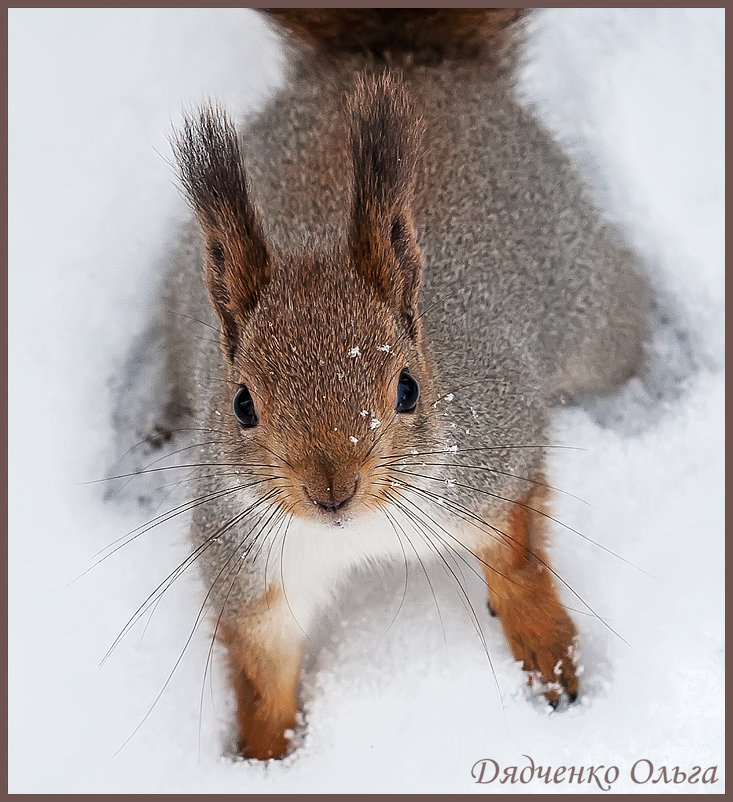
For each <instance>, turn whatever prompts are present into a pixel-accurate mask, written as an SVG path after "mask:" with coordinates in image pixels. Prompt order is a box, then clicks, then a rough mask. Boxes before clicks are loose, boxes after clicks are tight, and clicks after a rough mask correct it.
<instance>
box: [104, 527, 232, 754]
mask: <svg viewBox="0 0 733 802" xmlns="http://www.w3.org/2000/svg"><path fill="white" fill-rule="evenodd" d="M240 543H241V541H240ZM237 550H238V549H234V550H233V552H232V554H231V555H230V557H229V559H228V560H227V562H226V563H225V564H224V566H223V567H222V569H221V572H220V573H219V575H218V576H217V578H216V579H215V580H214V583H213V584H212V585H211V587H210V588H209V591H208V593H207V594H206V596H205V597H204V600H203V602H202V604H201V607H200V608H199V612H198V615H197V616H196V620H195V621H194V624H193V627H192V628H191V631H190V633H189V635H188V637H187V638H186V642H185V643H184V645H183V649H182V650H181V653H180V654H179V655H178V658H177V660H176V662H175V664H174V665H173V668H172V669H171V672H170V673H169V674H168V677H167V679H166V681H165V682H164V684H163V687H162V688H161V689H160V691H159V692H158V695H157V696H156V697H155V699H154V700H153V703H152V705H151V706H150V708H149V709H148V711H147V713H146V714H145V715H144V716H143V718H142V720H141V721H140V722H139V723H138V725H137V726H136V727H135V729H134V730H133V731H132V732H131V733H130V735H129V736H128V737H127V738H126V739H125V741H124V742H123V743H122V744H121V746H120V747H119V748H118V749H117V751H116V752H115V753H114V755H113V756H112V757H113V758H114V757H116V756H117V755H118V754H119V753H120V752H121V751H122V750H123V749H124V748H125V746H127V744H128V743H129V742H130V741H131V740H132V738H133V737H134V736H135V735H136V733H137V732H138V731H139V730H140V728H141V727H142V726H143V724H144V723H145V722H146V721H147V719H148V717H149V716H150V714H151V713H152V712H153V709H154V708H155V706H156V705H157V703H158V702H159V701H160V698H161V697H162V696H163V694H164V693H165V690H166V688H167V687H168V685H169V684H170V682H171V680H172V679H173V675H174V674H175V671H176V669H177V668H178V666H179V665H180V663H181V660H182V659H183V656H184V654H185V653H186V650H187V649H188V646H189V644H190V643H191V641H192V640H193V636H194V634H195V632H196V629H197V628H198V625H199V623H200V621H201V620H202V618H203V616H204V610H205V608H206V605H207V602H208V599H209V597H210V596H211V594H212V593H213V590H214V587H215V585H216V584H217V582H218V578H219V576H220V575H221V573H223V572H224V568H226V566H227V565H228V564H229V562H230V561H231V560H232V558H233V557H234V555H235V554H236V552H237Z"/></svg>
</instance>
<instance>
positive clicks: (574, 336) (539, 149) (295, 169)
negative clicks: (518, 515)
mask: <svg viewBox="0 0 733 802" xmlns="http://www.w3.org/2000/svg"><path fill="white" fill-rule="evenodd" d="M382 69H383V65H381V64H372V63H369V62H367V61H365V59H364V58H363V57H357V56H349V57H345V58H344V59H343V60H341V61H340V62H338V63H335V62H334V61H333V60H330V59H329V60H326V59H323V60H320V59H319V58H318V57H317V56H315V57H314V56H313V55H312V54H311V55H309V56H308V57H307V58H305V57H304V58H302V59H298V60H296V61H295V63H294V64H293V69H292V74H291V76H290V78H289V80H288V81H287V82H286V88H285V89H284V90H283V91H282V92H280V93H279V94H278V95H277V96H276V97H275V98H274V99H273V100H272V101H271V102H270V103H269V105H268V106H267V107H266V108H265V110H264V111H263V113H262V114H261V115H260V116H259V117H258V119H257V120H255V121H254V123H253V124H251V125H249V126H247V127H246V129H245V130H244V131H243V132H242V134H241V147H242V152H243V154H244V163H245V165H246V171H247V177H248V180H249V183H250V186H251V191H252V200H253V201H254V203H255V205H256V206H257V207H258V208H259V211H260V214H261V219H262V223H263V226H264V231H265V239H266V240H267V241H268V243H270V244H271V245H272V247H273V250H274V251H276V252H278V253H283V254H293V253H295V254H297V253H299V252H303V251H306V250H308V251H315V252H317V253H333V252H338V249H339V248H340V247H341V243H342V240H343V235H344V234H343V232H344V231H345V230H346V229H347V228H348V225H347V223H348V214H349V210H350V208H351V203H350V201H351V186H352V165H351V160H350V158H349V132H348V128H347V124H346V121H345V117H344V113H343V98H344V94H345V93H347V92H348V91H349V90H350V88H351V87H352V86H353V84H354V80H355V78H356V76H357V74H359V73H361V72H363V71H364V70H366V71H377V72H378V71H381V70H382ZM399 72H401V75H402V79H403V80H404V82H405V84H406V86H407V89H408V92H409V94H410V96H411V97H412V99H413V101H414V103H415V106H416V108H417V112H418V113H419V114H421V115H422V117H423V118H424V128H425V136H424V139H423V143H422V149H421V154H420V158H419V161H418V167H417V176H416V184H415V197H414V202H413V204H412V213H413V217H414V222H415V227H416V231H417V240H418V243H419V246H420V249H421V252H422V256H423V259H424V274H423V280H422V287H421V290H420V295H419V308H420V311H421V312H422V313H423V315H422V323H423V326H424V330H425V341H426V350H427V352H428V353H429V354H431V355H432V358H433V360H434V362H435V370H436V373H435V387H434V388H432V389H431V393H432V395H431V397H426V396H425V394H424V395H423V403H424V404H425V405H426V406H427V407H428V412H429V414H430V415H431V416H432V417H431V418H430V421H429V425H427V426H426V427H424V428H422V429H419V430H418V428H417V427H416V430H415V435H414V444H411V445H413V447H414V448H416V449H419V450H422V451H426V450H427V451H430V450H434V451H438V452H442V453H440V454H439V455H437V456H436V457H435V462H436V463H438V464H437V465H426V466H424V467H423V468H421V469H420V470H421V472H423V473H425V474H426V475H428V476H430V477H431V479H425V480H423V481H422V482H421V483H419V484H420V486H421V487H422V488H423V489H424V490H425V491H427V492H431V491H432V490H434V489H435V485H436V484H438V481H440V482H441V483H442V482H443V481H444V480H452V482H454V483H455V484H453V485H452V486H450V487H446V486H444V485H443V484H440V485H439V487H440V492H441V494H442V495H444V496H445V497H446V498H447V499H449V500H453V501H454V502H455V503H458V504H461V505H463V506H464V507H465V508H467V509H468V510H470V511H473V512H474V513H475V514H476V515H480V516H482V517H486V518H487V519H488V520H492V519H493V518H499V519H500V518H501V517H502V516H503V515H504V514H505V513H506V508H507V501H508V500H511V499H517V498H519V497H520V496H521V495H522V494H523V493H524V492H526V490H527V480H526V477H535V476H539V475H540V472H541V470H542V466H543V458H544V453H543V448H542V447H541V446H542V445H543V444H545V443H547V442H548V433H547V431H548V429H547V426H548V416H549V410H550V408H551V407H552V405H553V404H555V403H557V402H558V401H560V400H562V401H567V400H578V399H582V398H584V397H586V396H588V395H590V394H596V395H598V394H600V395H602V394H606V393H609V392H610V391H612V390H614V389H616V388H617V387H619V386H620V385H621V384H622V383H623V382H624V381H625V380H626V379H628V378H629V377H631V376H633V375H634V374H637V373H639V371H641V370H642V368H643V364H644V349H645V342H646V340H647V322H646V321H647V311H648V296H649V291H648V287H647V284H646V281H645V279H644V278H643V275H642V273H641V271H640V270H639V268H638V266H637V262H636V260H635V258H634V256H633V255H632V254H631V252H630V251H629V250H628V249H627V248H626V247H625V246H624V244H623V243H622V242H621V240H620V238H619V236H618V234H617V233H616V232H615V231H614V230H613V229H612V228H611V227H610V226H608V225H607V224H606V223H604V221H603V219H602V218H601V216H600V215H599V213H598V212H597V210H596V209H595V208H594V207H593V205H592V203H591V202H590V201H589V199H588V197H587V195H586V192H585V190H584V188H583V186H582V184H581V182H580V180H579V178H578V176H577V175H576V173H575V171H574V170H573V168H572V167H571V165H570V163H569V162H568V160H567V159H566V157H565V156H564V155H563V153H562V152H561V151H560V149H559V147H558V146H557V145H556V144H555V143H554V142H553V141H552V139H551V138H550V136H549V135H548V134H547V133H546V131H545V130H544V129H543V127H542V125H541V124H540V123H539V122H538V121H537V120H536V119H535V118H534V117H533V116H532V115H531V114H529V113H528V112H526V111H525V110H523V109H522V107H521V106H520V105H519V104H518V102H517V101H516V100H515V99H514V97H513V91H512V86H511V81H510V79H509V78H508V77H507V76H506V75H496V74H494V72H493V69H491V68H489V67H486V69H485V70H483V69H482V68H481V66H480V64H476V63H470V64H461V63H459V62H443V63H442V64H438V65H430V66H429V65H417V66H411V65H409V64H408V63H405V64H403V65H402V66H401V68H400V69H399ZM187 236H188V234H187ZM182 253H183V257H184V258H177V259H175V260H173V262H172V264H171V270H170V271H169V273H168V276H167V296H168V297H167V301H166V305H167V306H168V307H172V308H173V309H174V310H175V311H176V312H177V313H178V314H177V315H173V316H171V315H169V314H164V315H162V316H161V320H162V321H163V322H162V323H161V327H162V331H161V332H160V333H159V338H158V342H159V343H160V344H161V345H162V346H163V347H164V349H165V351H166V357H167V360H168V363H167V368H166V376H167V382H166V385H167V387H170V388H171V390H172V393H171V397H170V398H166V399H165V400H164V401H163V402H162V404H161V407H162V409H161V414H162V416H163V427H164V428H165V427H168V428H171V429H174V428H177V427H187V426H188V427H192V428H198V429H203V430H206V431H204V432H202V433H201V434H196V435H194V436H192V437H190V438H189V439H185V438H184V439H183V440H180V439H179V442H180V443H182V444H183V445H186V444H188V443H191V444H195V443H199V442H203V441H209V440H211V441H214V442H212V443H209V444H208V445H202V446H200V447H198V446H197V447H196V448H195V449H193V450H192V451H191V452H189V453H191V454H193V455H195V459H192V460H191V461H200V462H202V463H207V464H208V465H210V466H212V467H211V468H202V469H201V471H200V474H201V476H200V479H199V482H198V483H197V486H196V493H195V495H197V496H204V495H205V494H207V493H211V494H217V493H219V494H221V493H222V492H223V491H225V490H227V489H230V490H234V489H235V488H236V487H237V486H238V485H240V484H242V483H244V482H247V481H256V477H255V476H254V475H253V472H252V470H251V469H248V468H247V451H246V449H245V447H244V446H243V444H242V441H241V438H240V433H239V430H238V427H237V424H236V421H235V420H234V417H233V415H232V413H231V399H232V396H233V394H234V391H235V389H236V387H234V386H233V385H232V383H231V381H230V380H227V376H226V372H225V370H224V362H223V357H222V354H221V352H220V350H219V348H218V346H217V345H216V343H214V342H212V341H211V337H212V335H214V332H211V331H210V330H208V329H206V328H205V327H203V326H201V325H199V324H197V323H194V322H192V321H190V320H187V319H186V317H181V315H185V316H187V317H188V318H195V319H197V320H201V321H204V322H205V323H207V324H209V325H212V326H215V327H216V326H218V320H217V318H216V316H215V315H214V314H213V312H212V310H211V306H210V304H209V301H208V298H207V295H206V290H205V287H204V282H203V280H202V275H201V259H202V253H201V251H200V250H199V249H197V248H194V247H193V246H192V245H191V244H184V246H183V248H182ZM284 264H286V265H287V264H291V265H293V266H292V269H291V272H290V273H289V274H288V273H287V270H286V271H285V273H284V274H283V273H282V272H281V274H280V277H279V278H277V276H276V278H275V279H274V280H273V288H272V290H271V292H280V293H281V295H287V293H288V292H289V291H290V289H289V286H288V281H290V282H292V281H293V280H296V281H297V278H296V277H297V275H298V268H297V265H296V263H295V262H294V261H293V260H292V259H291V260H290V261H288V259H285V260H284ZM332 292H335V290H333V291H332ZM313 303H316V304H318V305H319V311H320V313H321V314H320V317H319V318H318V319H319V323H318V326H317V327H316V326H315V324H313V328H312V330H309V329H308V326H309V325H311V324H310V323H309V322H308V320H306V319H305V318H303V317H302V315H301V317H298V314H299V310H298V309H295V310H294V312H293V320H294V321H296V323H297V325H296V323H294V324H293V327H292V330H291V331H289V330H288V328H287V326H288V325H289V324H288V321H287V320H274V319H273V318H269V322H270V324H272V325H274V326H279V327H280V328H279V329H278V331H279V332H280V334H281V339H280V340H279V342H281V343H282V351H281V353H280V357H279V361H280V364H281V366H282V369H283V371H288V372H289V373H292V374H293V375H297V376H301V375H302V377H303V378H302V380H301V379H299V381H301V384H300V385H299V386H305V385H304V384H303V382H306V380H307V377H308V376H311V377H312V381H313V383H314V385H315V384H318V382H319V380H320V373H319V371H321V367H320V362H319V359H318V354H319V353H320V352H319V350H318V347H320V346H319V343H318V338H319V337H320V338H321V339H322V341H323V348H324V349H326V350H328V347H329V346H328V344H327V341H329V339H333V340H339V341H341V340H343V338H344V336H345V332H346V331H348V320H347V321H344V320H341V319H338V320H336V321H335V322H334V325H333V330H332V331H327V330H324V326H323V320H324V319H326V320H327V319H328V318H329V314H328V312H329V310H330V309H331V308H333V309H334V310H336V311H338V310H339V309H340V307H339V306H338V298H336V297H331V295H329V290H328V287H325V288H323V290H322V292H321V293H320V295H318V296H314V299H313ZM264 307H265V311H264V312H262V314H263V315H266V314H267V310H266V307H267V303H265V304H264ZM301 311H302V310H301ZM298 321H299V322H298ZM263 325H264V324H263ZM344 327H345V328H344ZM265 333H266V331H265ZM261 334H262V332H261V331H260V330H258V332H257V336H254V335H253V336H251V338H250V339H249V341H248V347H249V349H250V351H251V352H252V353H253V354H254V356H255V357H256V355H257V349H258V348H259V347H261V345H260V344H261V343H262V342H263V340H262V337H261V336H260V335H261ZM306 335H307V336H306ZM202 336H203V337H204V340H202V339H201V337H202ZM373 336H374V337H375V338H376V337H377V333H376V332H375V333H374V335H373ZM314 341H316V342H315V345H314ZM375 342H376V340H375ZM286 344H292V345H296V344H297V345H298V346H301V345H302V346H303V347H302V348H300V350H299V351H298V355H297V356H294V355H293V352H291V351H290V350H288V349H287V348H286ZM273 347H274V346H273V345H272V343H268V348H269V349H270V350H269V351H268V358H270V359H273V358H275V359H278V356H277V352H274V353H275V355H274V357H273V351H272V348H273ZM263 353H264V347H263ZM334 359H336V357H334ZM303 362H305V364H302V363H303ZM331 368H332V365H329V369H331ZM347 369H348V366H347V368H345V369H344V370H347ZM347 380H348V375H347ZM361 380H363V377H362V379H361ZM296 384H297V382H296ZM291 401H292V403H293V405H295V404H297V403H299V402H300V403H302V404H304V405H305V406H306V409H307V411H308V414H315V415H317V414H324V415H327V414H329V409H330V407H329V406H328V404H326V405H324V411H322V412H321V411H320V410H319V409H318V408H317V407H310V406H308V405H307V403H306V401H305V400H304V399H298V398H293V399H291ZM357 407H358V405H356V406H355V408H354V409H353V410H351V412H353V413H354V414H358V411H359V410H358V408H357ZM170 410H175V411H176V415H175V416H174V417H175V418H176V420H175V421H171V420H170V418H171V416H170ZM189 410H190V413H189ZM367 435H368V433H367ZM322 446H324V444H317V443H315V444H314V448H319V447H322ZM451 446H456V447H457V449H458V453H459V454H461V453H462V452H464V451H465V450H466V449H472V448H477V447H481V448H489V447H491V448H492V449H493V450H486V451H475V452H471V460H470V462H471V464H472V465H475V466H485V467H488V468H493V469H494V470H498V471H500V473H498V472H493V473H492V472H486V471H476V470H467V469H465V468H461V467H460V466H458V465H454V464H453V460H452V457H451V454H450V452H448V453H446V450H447V449H448V448H450V447H451ZM516 446H522V447H521V448H517V447H516ZM185 461H188V460H185ZM440 463H443V466H441V465H440ZM215 466H220V467H219V468H217V467H215ZM225 466H226V467H225ZM235 467H236V468H237V469H238V470H240V471H241V473H238V474H236V473H234V470H235ZM222 473H224V474H228V475H221V474H222ZM255 473H256V472H255ZM213 474H219V475H217V476H213ZM523 477H524V478H523ZM243 480H244V482H243ZM432 482H434V483H435V484H432ZM469 486H470V487H471V488H472V489H469ZM264 492H265V491H264V490H261V491H260V493H259V495H260V497H261V496H262V495H263V493H264ZM425 503H426V504H429V502H425ZM266 508H267V505H266V504H265V505H263V507H261V509H266ZM243 511H244V508H243V506H242V503H241V500H240V496H239V495H238V494H237V493H235V492H233V493H230V494H227V495H220V496H219V497H217V498H212V499H211V500H210V501H208V502H207V503H205V504H201V505H200V506H197V507H196V508H195V510H194V516H193V525H192V539H193V543H194V546H195V547H199V546H201V547H203V546H206V548H205V549H204V550H203V552H202V556H201V559H200V563H201V565H202V566H203V573H204V577H205V580H206V583H207V585H208V586H210V587H213V588H214V591H213V595H214V597H215V598H214V600H213V601H214V606H215V609H217V608H218V607H221V606H222V604H223V603H224V602H223V600H224V597H226V599H227V604H226V605H225V614H226V616H228V617H230V618H237V617H240V618H241V616H242V615H243V611H245V608H246V605H247V604H248V603H249V602H250V601H251V600H253V599H255V598H257V597H258V596H261V594H262V593H263V590H264V585H263V575H262V566H261V564H255V561H254V560H253V559H252V556H251V554H250V555H248V556H246V557H245V558H244V559H242V557H241V555H242V552H243V549H242V544H243V543H246V542H247V540H246V538H247V536H248V532H251V531H252V530H251V527H252V526H257V525H258V523H257V519H252V520H250V519H251V516H249V517H248V518H245V520H243V521H237V522H236V523H234V524H233V525H232V527H231V528H230V529H228V530H226V531H219V530H220V529H221V527H223V526H225V525H226V523H227V522H229V521H234V520H235V518H236V516H237V515H239V514H240V513H242V512H243ZM275 514H276V513H275ZM492 516H493V518H492ZM217 533H218V534H217ZM215 534H216V535H217V537H216V540H213V541H210V538H211V537H212V535H215ZM265 548H267V546H265ZM245 551H246V550H245ZM229 577H234V579H231V580H230V579H229Z"/></svg>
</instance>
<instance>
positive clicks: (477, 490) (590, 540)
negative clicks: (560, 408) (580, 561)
mask: <svg viewBox="0 0 733 802" xmlns="http://www.w3.org/2000/svg"><path fill="white" fill-rule="evenodd" d="M387 470H389V471H393V472H395V473H404V474H406V475H408V476H416V477H418V478H420V479H430V480H431V481H434V482H441V483H444V481H443V480H442V479H438V478H437V477H435V476H429V475H428V474H422V473H414V472H412V471H402V470H401V469H395V468H387ZM451 486H452V487H462V488H464V489H465V490H470V491H472V492H474V493H479V494H481V495H483V496H490V497H491V498H495V499H497V500H498V501H505V502H507V503H508V504H516V505H517V506H518V507H522V508H523V509H525V510H529V511H530V512H535V513H537V514H538V515H541V516H542V517H543V518H547V519H548V520H549V521H554V523H556V524H558V525H559V526H562V527H563V528H564V529H567V530H568V531H569V532H573V533H574V534H576V535H578V537H581V538H583V540H586V541H587V542H588V543H592V544H593V545H594V546H597V547H598V548H599V549H601V550H602V551H605V552H607V553H608V554H610V555H612V556H613V557H616V559H618V560H621V562H623V563H626V565H628V566H630V567H631V568H635V569H636V570H637V571H641V573H642V574H646V575H647V576H651V574H649V573H648V572H647V571H645V570H644V569H643V568H640V567H639V566H638V565H634V563H632V562H630V561H629V560H627V559H626V558H625V557H622V556H621V555H620V554H617V553H616V552H615V551H613V550H612V549H609V548H608V547H607V546H604V545H603V544H602V543H599V542H598V541H597V540H593V538H591V537H588V535H584V534H583V533H582V532H580V531H578V530H577V529H574V528H573V527H572V526H569V525H568V524H566V523H563V522H562V521H560V520H559V519H558V518H555V517H553V516H552V515H550V514H549V513H546V512H543V511H542V510H539V509H537V508H536V507H533V506H531V505H530V504H525V503H524V502H523V501H515V500H514V499H511V498H507V497H506V496H501V495H499V494H498V493H492V492H491V491H489V490H484V489H483V488H479V487H473V486H472V485H467V484H463V483H462V482H453V481H451Z"/></svg>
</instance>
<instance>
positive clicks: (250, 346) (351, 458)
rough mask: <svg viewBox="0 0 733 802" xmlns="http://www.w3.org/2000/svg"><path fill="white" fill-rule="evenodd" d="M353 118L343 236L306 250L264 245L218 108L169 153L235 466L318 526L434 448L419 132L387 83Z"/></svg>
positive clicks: (364, 94) (354, 508) (190, 123)
mask: <svg viewBox="0 0 733 802" xmlns="http://www.w3.org/2000/svg"><path fill="white" fill-rule="evenodd" d="M346 113H347V114H348V116H349V123H350V131H351V153H352V159H353V168H354V184H353V192H352V207H351V215H350V219H349V224H348V227H347V229H348V230H346V231H344V232H343V233H342V241H341V242H340V243H339V244H337V245H328V244H326V245H324V246H323V247H322V248H321V249H320V250H311V251H309V252H299V253H281V252H278V250H277V249H276V248H274V247H273V246H272V245H271V244H270V243H268V242H267V240H266V237H265V235H264V229H263V226H262V224H261V221H260V216H259V212H258V210H257V208H256V206H255V204H254V203H253V201H252V200H251V199H250V193H249V187H248V182H247V178H246V175H245V168H244V165H243V163H242V157H241V152H240V149H239V145H238V139H237V134H236V131H235V129H234V127H233V125H232V124H231V123H230V122H229V121H228V120H227V118H226V116H225V115H224V114H223V112H221V110H218V109H212V108H209V109H204V110H203V111H202V112H201V114H200V116H199V117H198V118H197V119H195V120H193V119H188V120H187V121H186V123H185V126H184V130H183V132H182V135H181V136H180V138H179V139H178V141H177V142H176V143H175V147H176V152H177V157H178V161H179V164H180V167H181V175H182V179H183V184H184V186H185V188H186V190H187V192H188V195H189V198H190V200H191V203H192V205H193V207H194V209H195V211H196V214H197V216H198V219H199V222H200V224H201V228H202V232H203V235H204V241H205V249H206V263H205V270H204V274H205V280H206V284H207V287H208V290H209V295H210V298H211V303H212V306H213V308H214V310H215V312H216V314H217V316H218V318H219V323H220V342H221V348H222V354H223V358H224V360H225V364H226V371H227V378H228V381H229V384H228V387H229V388H230V389H231V390H232V400H230V401H229V404H233V414H232V416H231V421H230V425H231V426H232V427H233V428H234V430H235V434H234V437H235V442H236V443H237V446H236V448H237V450H238V452H239V453H238V454H236V456H235V459H237V460H239V459H241V461H242V464H243V465H245V466H246V465H247V464H250V465H258V466H260V469H270V470H271V471H272V472H273V473H274V474H276V475H277V477H278V478H277V482H278V487H279V489H280V491H281V492H282V493H283V494H284V495H285V496H286V498H287V501H288V502H289V503H290V504H291V505H292V511H293V512H294V513H296V514H301V515H303V516H306V517H310V518H313V517H315V518H316V519H317V520H320V521H333V520H335V517H336V516H338V517H339V520H340V519H341V518H342V517H344V516H345V517H347V518H348V517H351V516H352V515H357V514H358V513H359V511H360V510H366V509H368V508H370V507H371V508H374V507H375V506H379V505H380V504H381V503H382V499H384V495H383V494H382V493H381V492H380V484H384V485H387V486H389V479H388V476H389V474H388V472H387V471H386V470H383V471H380V466H383V465H385V463H387V462H388V461H389V460H393V459H395V458H398V457H400V456H404V455H407V454H409V453H410V452H411V451H417V450H427V449H429V448H431V447H435V445H436V442H437V437H438V423H437V417H436V415H435V414H432V415H431V414H430V413H431V412H433V410H432V409H431V402H432V400H433V397H434V382H433V371H432V365H431V362H430V359H429V357H428V356H427V355H426V349H425V343H424V338H423V333H422V327H421V323H420V319H419V316H418V314H417V295H418V289H419V285H420V278H421V273H422V258H421V255H420V250H419V247H418V244H417V239H416V235H415V231H414V227H413V223H412V215H411V208H410V207H411V202H412V195H413V183H414V172H415V162H416V159H417V157H418V143H419V138H420V133H421V132H420V123H419V121H418V120H417V118H416V117H415V116H414V114H413V113H412V111H411V109H410V107H409V103H408V101H407V98H406V95H405V92H404V89H403V88H402V87H401V85H399V84H397V83H394V82H392V81H391V80H390V79H388V78H387V77H384V78H383V79H381V82H376V83H375V82H371V83H369V84H367V83H366V82H363V83H361V84H360V85H358V86H357V88H356V90H355V92H354V93H353V95H352V96H350V97H349V99H348V101H347V106H346ZM421 395H422V401H421ZM230 408H231V407H230Z"/></svg>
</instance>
